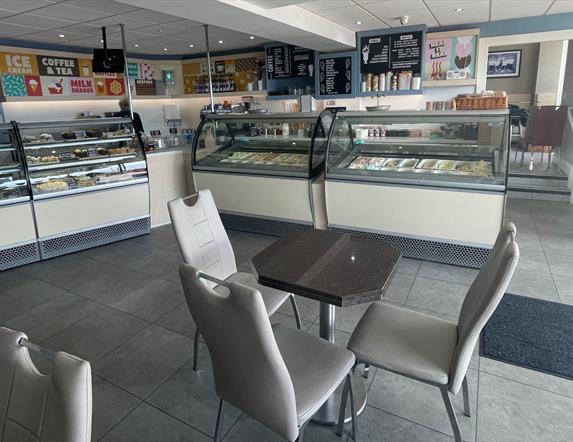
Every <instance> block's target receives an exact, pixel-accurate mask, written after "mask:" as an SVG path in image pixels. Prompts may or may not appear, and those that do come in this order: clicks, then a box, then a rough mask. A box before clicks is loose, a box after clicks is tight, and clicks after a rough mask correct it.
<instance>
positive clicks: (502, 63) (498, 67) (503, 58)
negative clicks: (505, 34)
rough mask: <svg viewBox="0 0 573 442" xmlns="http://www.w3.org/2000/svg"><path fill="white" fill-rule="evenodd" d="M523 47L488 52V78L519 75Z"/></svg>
mask: <svg viewBox="0 0 573 442" xmlns="http://www.w3.org/2000/svg"><path fill="white" fill-rule="evenodd" d="M520 67H521V49H515V50H511V51H496V52H490V53H489V54H487V78H500V77H519V69H520Z"/></svg>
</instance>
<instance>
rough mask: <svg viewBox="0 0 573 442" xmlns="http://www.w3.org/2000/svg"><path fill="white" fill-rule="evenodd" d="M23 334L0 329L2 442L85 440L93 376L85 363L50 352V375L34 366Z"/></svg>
mask: <svg viewBox="0 0 573 442" xmlns="http://www.w3.org/2000/svg"><path fill="white" fill-rule="evenodd" d="M28 346H30V347H32V348H38V349H40V350H41V351H43V352H44V353H46V351H45V350H43V349H41V348H40V347H37V346H35V345H33V344H31V343H29V342H28V341H27V336H26V335H25V334H24V333H21V332H17V331H13V330H10V329H8V328H4V327H0V441H5V442H13V441H36V442H42V441H62V442H84V441H87V442H89V441H90V440H91V430H92V379H91V368H90V364H89V362H86V361H84V360H82V359H79V358H77V357H75V356H72V355H70V354H67V353H63V352H58V353H55V354H52V353H49V355H50V358H52V363H53V365H52V371H51V374H50V375H43V374H41V373H40V372H39V371H38V370H37V369H36V366H35V365H34V362H33V361H32V359H31V358H30V354H29V352H28Z"/></svg>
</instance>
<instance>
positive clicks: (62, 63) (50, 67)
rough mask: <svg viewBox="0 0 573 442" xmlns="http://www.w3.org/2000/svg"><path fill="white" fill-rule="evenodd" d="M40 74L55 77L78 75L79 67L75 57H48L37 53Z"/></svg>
mask: <svg viewBox="0 0 573 442" xmlns="http://www.w3.org/2000/svg"><path fill="white" fill-rule="evenodd" d="M37 57H38V69H39V71H40V75H45V76H57V77H79V76H80V68H79V65H78V59H77V58H68V57H50V56H47V55H38V56H37Z"/></svg>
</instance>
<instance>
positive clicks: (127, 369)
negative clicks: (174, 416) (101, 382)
mask: <svg viewBox="0 0 573 442" xmlns="http://www.w3.org/2000/svg"><path fill="white" fill-rule="evenodd" d="M192 355H193V340H192V339H189V338H187V337H185V336H182V335H179V334H177V333H174V332H172V331H169V330H167V329H164V328H162V327H158V326H156V325H151V326H149V327H148V328H146V329H145V330H143V331H142V332H141V333H139V334H138V335H136V336H134V337H133V338H131V339H129V340H128V341H126V342H124V343H123V344H122V345H121V346H119V347H117V348H116V349H115V350H114V351H112V352H111V353H109V354H108V355H107V356H105V357H103V358H102V359H100V360H99V361H97V362H96V363H95V364H93V366H92V367H93V370H94V372H95V373H96V374H98V375H100V376H102V377H103V378H105V379H107V380H109V381H110V382H112V383H114V384H116V385H118V386H120V387H122V388H123V389H125V390H127V391H129V392H130V393H132V394H134V395H136V396H137V397H139V398H142V399H144V398H145V397H147V396H148V395H149V394H151V393H152V392H153V391H154V390H155V389H156V388H157V387H159V386H160V385H161V384H162V383H163V382H165V381H166V380H167V379H168V378H169V377H170V376H171V375H172V374H173V373H175V371H177V370H178V369H179V368H180V367H181V366H183V364H185V363H186V362H187V361H188V360H189V359H191V358H192Z"/></svg>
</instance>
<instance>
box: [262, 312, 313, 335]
mask: <svg viewBox="0 0 573 442" xmlns="http://www.w3.org/2000/svg"><path fill="white" fill-rule="evenodd" d="M270 320H271V324H276V323H281V324H284V325H286V326H287V327H292V328H296V321H295V320H294V316H287V315H283V314H282V313H275V314H274V315H272V316H271V317H270ZM300 322H301V324H300V326H301V329H302V330H304V331H308V330H309V329H310V327H311V326H312V322H310V321H305V320H304V319H301V320H300Z"/></svg>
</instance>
